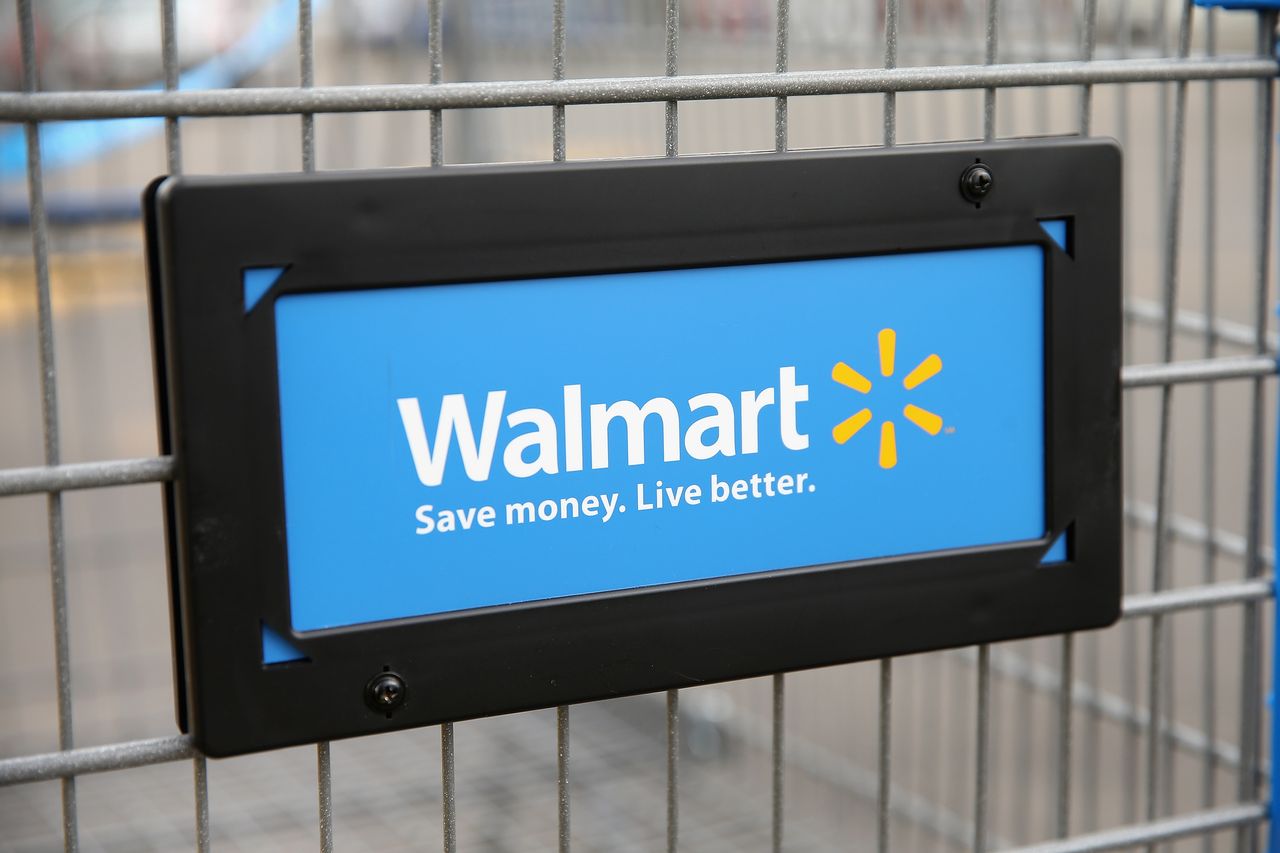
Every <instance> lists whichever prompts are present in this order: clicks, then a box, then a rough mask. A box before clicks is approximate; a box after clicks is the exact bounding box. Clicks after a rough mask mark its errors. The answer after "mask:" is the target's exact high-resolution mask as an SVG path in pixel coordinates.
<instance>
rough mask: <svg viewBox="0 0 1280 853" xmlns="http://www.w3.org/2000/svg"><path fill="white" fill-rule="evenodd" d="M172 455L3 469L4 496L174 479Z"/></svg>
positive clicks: (1, 487)
mask: <svg viewBox="0 0 1280 853" xmlns="http://www.w3.org/2000/svg"><path fill="white" fill-rule="evenodd" d="M173 473H174V464H173V457H172V456H157V457H152V458H148V459H117V460H112V461H110V462H78V463H73V464H70V465H48V466H41V467H35V468H9V469H6V470H0V497H10V496H12V495H34V494H40V493H42V492H68V491H72V490H73V489H99V488H105V487H108V486H131V485H135V484H137V483H156V482H160V481H163V480H172V479H173Z"/></svg>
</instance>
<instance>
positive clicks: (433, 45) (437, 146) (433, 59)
mask: <svg viewBox="0 0 1280 853" xmlns="http://www.w3.org/2000/svg"><path fill="white" fill-rule="evenodd" d="M443 2H444V0H427V26H428V27H429V29H428V31H427V61H428V62H429V63H430V65H431V77H430V80H431V82H432V83H439V82H441V81H442V80H443V79H444V53H443V46H442V43H441V32H440V30H441V28H442V27H443V25H444V13H443V10H442V8H441V6H442V4H443ZM430 122H431V165H432V166H439V165H441V164H443V163H444V111H443V110H432V111H431V118H430Z"/></svg>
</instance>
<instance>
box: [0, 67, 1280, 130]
mask: <svg viewBox="0 0 1280 853" xmlns="http://www.w3.org/2000/svg"><path fill="white" fill-rule="evenodd" d="M1278 69H1280V66H1277V63H1276V62H1275V61H1274V60H1271V59H1264V58H1254V57H1249V58H1234V59H1218V58H1211V59H1115V60H1098V61H1092V62H1032V63H1015V64H1005V65H940V66H922V67H915V68H859V69H847V70H838V71H791V72H785V73H781V74H778V73H771V74H765V73H749V74H698V75H690V76H686V77H665V76H664V77H604V78H583V79H577V80H512V81H501V82H481V83H420V84H419V83H413V84H383V85H369V86H317V87H315V88H310V89H299V88H284V87H270V88H266V87H264V88H246V89H206V90H187V91H170V92H164V91H143V92H139V91H94V92H37V93H30V94H28V93H18V92H6V93H3V94H0V121H56V120H70V119H92V118H133V117H141V116H174V117H176V116H236V115H281V114H293V113H348V112H371V111H388V110H440V109H464V108H468V109H469V108H488V107H535V106H544V107H545V106H560V105H570V104H623V103H642V102H656V101H699V100H716V99H723V98H786V97H800V96H805V95H844V94H859V93H868V94H869V93H876V92H924V91H941V90H951V89H998V88H1007V87H1015V86H1065V85H1072V84H1077V85H1078V84H1086V83H1156V82H1169V81H1177V80H1243V79H1259V78H1268V77H1274V76H1276V74H1277V71H1278Z"/></svg>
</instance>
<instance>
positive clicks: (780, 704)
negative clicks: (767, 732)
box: [771, 673, 787, 853]
mask: <svg viewBox="0 0 1280 853" xmlns="http://www.w3.org/2000/svg"><path fill="white" fill-rule="evenodd" d="M786 689H787V683H786V676H785V675H783V674H782V673H778V674H776V675H774V676H773V743H772V745H771V746H772V752H773V847H772V849H773V853H781V851H782V818H783V812H782V805H783V783H784V781H785V780H784V777H783V771H784V769H785V767H786V757H785V756H784V755H783V750H784V749H785V747H786V739H785V728H784V727H785V724H786V720H785V716H784V714H785V711H786V696H787V693H786Z"/></svg>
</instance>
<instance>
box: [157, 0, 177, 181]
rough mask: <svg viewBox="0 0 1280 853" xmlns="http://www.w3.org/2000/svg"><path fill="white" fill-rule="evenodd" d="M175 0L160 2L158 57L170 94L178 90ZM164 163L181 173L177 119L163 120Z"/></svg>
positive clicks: (165, 86)
mask: <svg viewBox="0 0 1280 853" xmlns="http://www.w3.org/2000/svg"><path fill="white" fill-rule="evenodd" d="M176 7H177V2H176V0H160V55H161V57H162V62H163V64H164V88H165V91H166V92H172V91H173V90H175V89H177V88H178V75H179V74H180V73H181V70H182V69H181V67H180V66H179V64H178V15H177V8H176ZM164 148H165V162H166V165H167V166H168V168H169V174H171V175H176V174H178V173H179V172H181V171H182V143H181V141H180V138H179V136H178V119H177V118H174V117H169V118H166V119H165V120H164Z"/></svg>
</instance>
